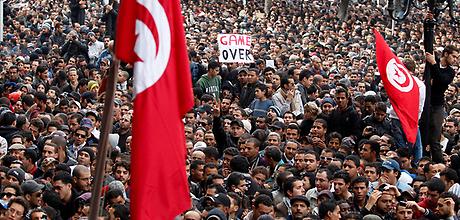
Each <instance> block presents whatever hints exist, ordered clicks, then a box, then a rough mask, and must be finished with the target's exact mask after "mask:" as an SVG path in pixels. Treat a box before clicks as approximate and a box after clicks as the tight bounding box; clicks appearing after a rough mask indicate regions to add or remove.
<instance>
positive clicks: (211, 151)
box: [203, 147, 219, 160]
mask: <svg viewBox="0 0 460 220" xmlns="http://www.w3.org/2000/svg"><path fill="white" fill-rule="evenodd" d="M203 153H204V155H205V156H206V157H211V158H214V159H215V160H218V159H219V151H218V150H217V148H215V147H206V148H204V149H203Z"/></svg>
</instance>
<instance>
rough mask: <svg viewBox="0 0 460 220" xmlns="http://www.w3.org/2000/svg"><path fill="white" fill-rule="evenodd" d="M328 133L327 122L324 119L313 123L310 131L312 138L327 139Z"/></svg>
mask: <svg viewBox="0 0 460 220" xmlns="http://www.w3.org/2000/svg"><path fill="white" fill-rule="evenodd" d="M326 132H327V122H326V120H324V119H321V118H318V119H316V120H315V121H314V122H313V125H312V127H311V130H310V135H311V136H312V137H318V138H325V136H326Z"/></svg>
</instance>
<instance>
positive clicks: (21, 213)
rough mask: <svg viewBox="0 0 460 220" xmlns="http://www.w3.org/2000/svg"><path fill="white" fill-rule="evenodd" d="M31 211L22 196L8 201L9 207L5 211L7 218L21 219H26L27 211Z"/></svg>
mask: <svg viewBox="0 0 460 220" xmlns="http://www.w3.org/2000/svg"><path fill="white" fill-rule="evenodd" d="M28 211H29V205H28V204H27V201H26V200H25V199H24V198H22V197H17V198H14V199H11V200H10V202H9V203H8V209H7V210H6V212H5V217H6V219H12V220H13V219H14V220H20V219H24V217H25V215H26V213H27V212H28Z"/></svg>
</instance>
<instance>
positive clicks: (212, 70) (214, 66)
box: [208, 61, 220, 77]
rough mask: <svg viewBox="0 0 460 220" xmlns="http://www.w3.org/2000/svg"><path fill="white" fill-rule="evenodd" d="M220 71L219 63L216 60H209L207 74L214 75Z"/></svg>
mask: <svg viewBox="0 0 460 220" xmlns="http://www.w3.org/2000/svg"><path fill="white" fill-rule="evenodd" d="M219 72H220V65H219V63H218V62H216V61H211V62H209V64H208V75H209V76H211V77H215V76H217V75H218V74H219Z"/></svg>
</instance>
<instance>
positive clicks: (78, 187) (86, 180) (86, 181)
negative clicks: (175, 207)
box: [72, 165, 93, 194]
mask: <svg viewBox="0 0 460 220" xmlns="http://www.w3.org/2000/svg"><path fill="white" fill-rule="evenodd" d="M92 179H93V178H92V176H91V170H90V169H89V168H88V167H86V166H83V165H77V166H75V168H74V169H73V172H72V180H73V188H74V189H75V191H77V193H78V194H82V193H84V192H89V191H91V181H92Z"/></svg>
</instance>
